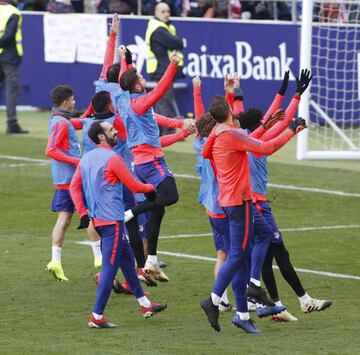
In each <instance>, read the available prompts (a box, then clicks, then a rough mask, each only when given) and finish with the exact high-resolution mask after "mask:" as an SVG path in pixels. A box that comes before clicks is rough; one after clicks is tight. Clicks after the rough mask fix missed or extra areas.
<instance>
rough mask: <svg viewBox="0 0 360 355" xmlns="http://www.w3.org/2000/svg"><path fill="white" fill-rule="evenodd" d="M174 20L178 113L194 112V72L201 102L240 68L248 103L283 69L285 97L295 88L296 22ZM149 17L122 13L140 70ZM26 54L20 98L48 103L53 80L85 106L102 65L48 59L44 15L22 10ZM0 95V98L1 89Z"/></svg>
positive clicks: (271, 86) (257, 102)
mask: <svg viewBox="0 0 360 355" xmlns="http://www.w3.org/2000/svg"><path fill="white" fill-rule="evenodd" d="M173 24H174V25H175V26H176V28H177V32H178V34H179V35H180V36H182V37H183V38H184V39H185V42H186V48H185V49H184V51H183V52H184V56H185V66H184V71H185V74H186V78H185V79H183V81H184V82H186V83H187V88H185V89H179V90H177V91H176V98H177V101H178V105H179V108H180V112H181V114H183V115H185V114H186V113H188V112H193V100H192V84H191V79H192V77H193V76H194V75H195V74H197V73H199V74H200V75H201V77H202V82H203V97H204V103H205V108H206V107H208V104H209V103H210V101H211V98H212V97H213V96H214V95H219V94H220V95H221V94H223V92H224V89H223V77H224V74H226V73H231V72H238V73H239V74H240V76H241V87H242V89H243V91H244V94H245V103H246V106H247V107H251V106H255V107H259V108H261V109H266V108H267V106H268V105H269V104H270V103H271V101H272V99H273V97H274V95H275V93H276V92H277V90H278V88H279V86H280V84H281V80H282V76H283V72H284V70H285V69H286V68H289V69H290V71H291V73H292V75H291V76H290V78H291V82H290V85H289V90H288V91H289V97H290V95H292V94H293V93H294V90H295V84H294V82H295V78H294V76H295V75H297V73H298V70H299V67H298V66H299V61H298V58H299V27H298V26H297V25H295V24H289V23H283V24H279V23H266V24H265V23H258V22H252V23H244V22H240V21H239V22H234V21H231V22H230V21H221V22H220V21H207V20H201V21H190V20H176V21H173ZM146 25H147V19H144V18H136V17H135V18H122V19H121V33H122V40H123V42H124V43H125V44H126V45H131V49H132V51H133V52H134V57H135V58H136V61H135V64H136V65H137V67H138V69H139V70H142V72H143V73H144V71H145V65H144V64H145V51H144V50H145V43H144V37H145V31H146ZM23 38H24V39H23V43H24V52H25V55H24V60H23V64H22V67H21V97H20V100H19V104H23V105H32V106H39V107H50V106H51V105H50V100H49V91H50V90H51V88H52V87H53V86H55V85H57V84H63V83H67V84H70V85H71V86H73V87H74V90H75V94H76V100H77V107H79V108H84V107H86V106H87V104H88V102H89V99H90V97H91V96H92V95H93V93H94V86H93V82H94V80H96V79H97V78H98V76H99V73H100V71H101V65H96V64H87V63H78V62H75V63H71V64H68V63H46V62H45V61H44V34H43V15H41V14H37V15H29V14H26V15H24V21H23ZM1 101H2V102H3V101H4V98H3V93H2V95H1Z"/></svg>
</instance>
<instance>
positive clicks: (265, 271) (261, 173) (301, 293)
mask: <svg viewBox="0 0 360 355" xmlns="http://www.w3.org/2000/svg"><path fill="white" fill-rule="evenodd" d="M311 78H312V77H311V76H310V72H309V71H308V70H302V71H301V75H300V79H298V80H297V85H296V92H295V95H294V97H293V99H292V100H291V102H290V104H289V106H288V108H287V109H286V115H285V119H284V120H283V121H280V122H278V123H276V124H275V126H274V127H272V128H271V129H270V130H268V131H267V132H266V133H264V134H263V135H262V136H261V137H260V139H262V140H269V139H272V138H273V137H276V136H277V135H278V134H280V133H281V132H282V131H283V130H284V129H285V128H286V126H287V125H288V124H289V122H290V120H291V118H292V117H293V116H294V114H295V112H296V110H297V107H298V104H299V102H300V97H301V95H302V94H303V92H304V91H305V90H306V89H307V87H308V86H309V84H310V81H311ZM286 86H287V85H286ZM285 91H286V87H284V86H282V88H281V89H280V90H279V92H278V94H277V95H276V98H275V101H276V105H275V106H274V107H273V109H277V108H279V107H280V104H281V102H282V100H283V97H284V93H285ZM254 113H255V112H253V113H252V114H250V115H249V114H245V115H240V125H241V127H242V128H243V129H246V130H248V131H249V132H253V131H254V130H256V129H257V127H258V126H259V125H260V120H261V116H259V115H256V114H254ZM248 157H249V163H250V174H251V175H250V177H251V188H252V200H253V202H254V204H255V206H256V210H257V213H256V214H255V221H254V225H255V231H254V234H255V235H256V234H261V233H262V234H267V235H269V234H270V235H271V236H272V239H271V243H270V246H269V248H268V250H267V254H266V256H265V261H264V263H263V267H262V276H263V280H264V283H265V285H266V288H267V289H268V291H269V294H270V297H271V298H272V300H273V301H274V302H275V304H276V305H278V306H281V305H282V303H281V301H280V299H279V295H278V291H277V287H276V282H275V278H274V273H273V269H272V261H273V259H274V258H275V260H276V262H277V264H278V266H279V269H280V272H281V273H282V275H283V277H284V278H285V280H286V281H287V282H288V283H289V285H290V286H291V287H292V289H293V290H294V292H295V293H296V295H297V296H298V298H299V301H300V306H301V309H302V311H303V312H305V313H310V312H312V311H321V310H323V309H326V308H328V307H330V306H331V304H332V302H331V301H329V300H317V299H313V298H311V297H310V296H309V295H308V294H307V293H306V292H305V289H304V288H303V286H302V285H301V282H300V280H299V278H298V276H297V274H296V272H295V270H294V268H293V266H292V264H291V262H290V259H289V253H288V251H287V250H286V248H285V246H284V243H283V239H282V235H281V232H280V231H279V229H278V227H277V224H276V221H275V218H274V217H273V215H272V212H271V208H270V206H269V205H268V203H267V198H266V185H267V180H268V179H267V175H268V173H267V157H266V156H263V157H259V156H255V155H254V154H252V153H249V155H248ZM256 226H258V228H256ZM272 318H273V319H274V320H278V321H296V320H297V318H295V317H294V316H292V315H291V314H290V313H289V312H288V311H283V312H282V313H280V314H279V315H274V316H273V317H272Z"/></svg>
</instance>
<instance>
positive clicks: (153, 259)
mask: <svg viewBox="0 0 360 355" xmlns="http://www.w3.org/2000/svg"><path fill="white" fill-rule="evenodd" d="M179 60H180V59H179V57H178V56H177V54H176V52H174V53H173V54H172V56H171V60H170V64H169V66H168V68H167V70H166V72H165V73H164V75H163V77H162V79H161V80H160V81H159V83H158V84H157V87H156V88H155V89H154V90H152V91H151V92H150V93H148V94H146V93H145V84H146V81H145V79H144V78H143V76H142V75H141V74H140V73H138V72H137V70H136V69H135V68H131V69H128V70H127V71H125V72H124V74H122V76H121V77H120V86H121V88H122V90H124V91H123V92H122V93H121V94H120V95H119V96H118V98H117V100H118V101H117V105H118V109H119V113H120V116H121V118H122V119H123V120H124V122H125V124H126V128H127V132H128V143H129V147H131V148H132V152H133V155H134V163H135V172H136V174H137V176H138V177H139V178H140V180H141V181H143V182H147V183H151V184H153V185H154V186H155V188H156V199H155V200H154V201H150V200H149V201H145V202H143V203H140V204H138V205H137V206H135V207H134V208H132V209H131V210H129V211H126V212H125V221H127V220H129V219H131V218H132V217H134V216H137V215H139V214H141V213H144V212H146V211H149V210H151V217H150V223H149V228H148V257H147V260H146V263H145V270H146V271H147V272H149V273H150V274H152V275H153V276H154V277H155V278H156V279H157V280H159V281H161V282H167V281H169V278H168V277H167V276H166V274H165V273H164V272H163V271H162V270H161V269H160V267H159V265H158V260H157V255H156V250H157V242H158V238H159V232H160V226H161V221H162V219H163V216H164V213H165V206H170V205H172V204H174V203H176V202H177V200H178V192H177V188H176V183H175V179H174V176H173V174H172V172H171V171H170V170H169V168H168V167H167V165H166V162H165V159H164V153H163V151H162V150H161V144H160V137H159V127H158V125H157V124H156V121H155V120H154V112H153V108H152V106H153V105H154V104H155V103H156V102H157V101H158V100H159V98H160V97H161V96H162V95H164V93H165V92H166V90H167V89H168V87H169V85H170V84H171V82H172V80H173V78H174V75H175V73H176V70H177V65H178V63H179ZM179 122H180V125H181V126H182V127H184V128H185V129H186V128H187V127H188V126H191V125H193V123H192V122H191V120H183V122H181V121H179Z"/></svg>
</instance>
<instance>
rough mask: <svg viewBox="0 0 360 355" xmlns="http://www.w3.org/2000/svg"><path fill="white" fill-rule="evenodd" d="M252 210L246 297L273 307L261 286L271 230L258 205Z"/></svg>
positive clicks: (271, 236)
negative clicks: (251, 246) (250, 249)
mask: <svg viewBox="0 0 360 355" xmlns="http://www.w3.org/2000/svg"><path fill="white" fill-rule="evenodd" d="M253 212H254V238H253V248H252V253H251V269H250V284H249V287H248V289H247V291H246V294H247V297H248V298H250V299H254V300H255V301H256V302H258V303H260V304H263V305H265V306H269V307H273V306H275V304H274V302H273V301H272V300H271V299H270V298H269V297H268V296H267V294H266V292H265V291H264V290H263V289H262V288H261V282H260V278H261V269H262V265H263V263H264V260H265V257H266V253H267V250H268V248H269V245H270V243H271V240H272V238H273V232H272V230H271V228H270V226H269V225H268V224H267V222H266V220H265V219H264V217H263V215H262V212H261V208H260V206H257V207H256V208H255V206H253Z"/></svg>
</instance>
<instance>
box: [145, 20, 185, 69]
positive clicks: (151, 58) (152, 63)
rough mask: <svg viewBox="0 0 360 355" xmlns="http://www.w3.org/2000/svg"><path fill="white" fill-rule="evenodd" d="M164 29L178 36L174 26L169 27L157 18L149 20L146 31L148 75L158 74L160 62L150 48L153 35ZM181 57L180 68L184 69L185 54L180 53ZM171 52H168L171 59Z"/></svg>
mask: <svg viewBox="0 0 360 355" xmlns="http://www.w3.org/2000/svg"><path fill="white" fill-rule="evenodd" d="M159 27H164V28H165V29H166V30H167V31H169V32H170V33H171V34H172V35H173V36H176V28H175V27H174V26H173V25H167V24H165V23H164V22H162V21H159V20H157V19H156V18H152V19H150V20H149V23H148V27H147V29H146V34H145V43H146V48H147V60H146V72H147V73H148V74H153V73H155V72H156V69H157V65H158V61H157V59H156V57H155V54H154V52H153V51H152V50H151V47H150V39H151V36H152V34H153V33H154V32H155V31H156V30H157V29H158V28H159ZM178 54H179V56H180V63H179V66H180V67H182V66H183V65H184V61H183V57H184V56H183V54H182V53H181V52H178ZM170 55H171V51H170V50H169V51H168V56H169V59H170Z"/></svg>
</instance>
